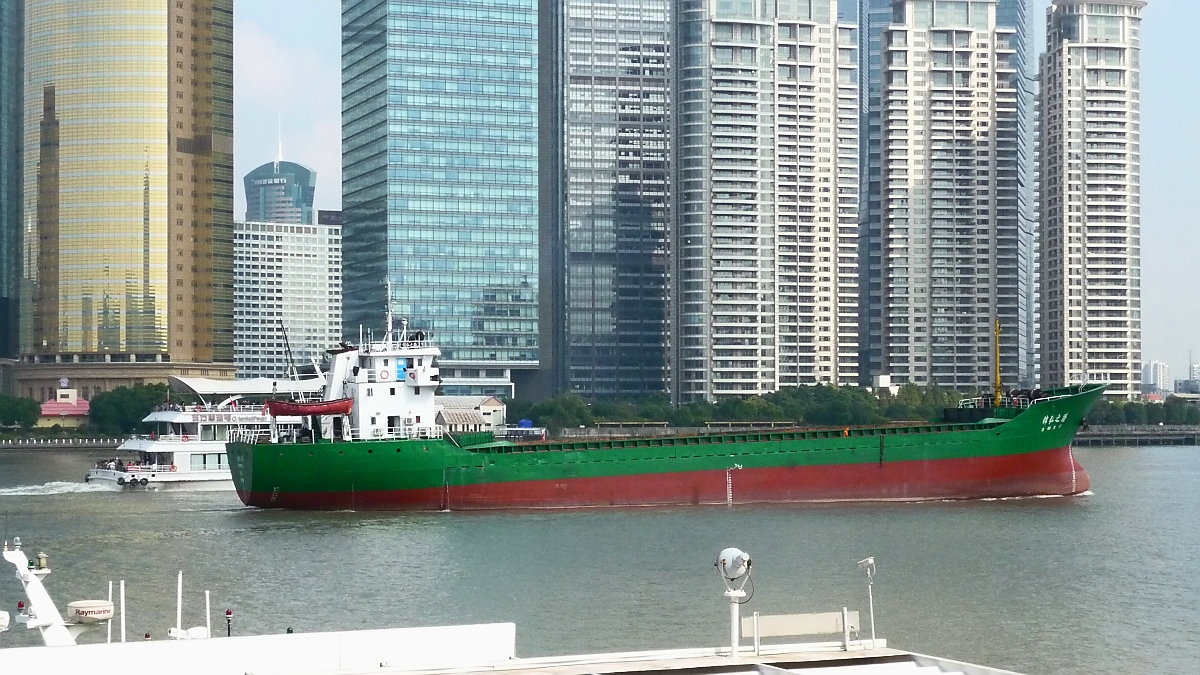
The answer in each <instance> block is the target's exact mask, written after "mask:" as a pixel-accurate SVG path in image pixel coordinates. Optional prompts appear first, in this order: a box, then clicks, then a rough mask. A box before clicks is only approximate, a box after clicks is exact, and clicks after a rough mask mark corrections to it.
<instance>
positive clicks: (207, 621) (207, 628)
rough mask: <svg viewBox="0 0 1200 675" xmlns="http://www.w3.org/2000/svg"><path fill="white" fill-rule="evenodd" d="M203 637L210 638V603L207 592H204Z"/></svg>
mask: <svg viewBox="0 0 1200 675" xmlns="http://www.w3.org/2000/svg"><path fill="white" fill-rule="evenodd" d="M204 628H205V631H206V632H205V635H204V637H206V638H210V637H212V603H211V602H209V597H208V591H204Z"/></svg>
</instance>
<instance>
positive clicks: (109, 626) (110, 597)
mask: <svg viewBox="0 0 1200 675" xmlns="http://www.w3.org/2000/svg"><path fill="white" fill-rule="evenodd" d="M112 586H113V584H112V581H111V580H109V582H108V601H109V602H112V591H113V589H112ZM108 641H109V642H112V619H109V620H108Z"/></svg>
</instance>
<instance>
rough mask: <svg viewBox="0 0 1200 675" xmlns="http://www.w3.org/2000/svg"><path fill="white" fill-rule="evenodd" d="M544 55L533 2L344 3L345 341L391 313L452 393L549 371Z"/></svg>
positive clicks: (482, 391)
mask: <svg viewBox="0 0 1200 675" xmlns="http://www.w3.org/2000/svg"><path fill="white" fill-rule="evenodd" d="M537 47H538V15H537V2H536V0H420V1H417V0H390V1H384V0H343V2H342V164H343V169H342V175H343V179H342V207H343V212H342V217H343V222H344V229H343V240H342V241H343V260H344V265H345V270H346V273H345V289H344V291H345V314H344V330H345V334H346V336H347V337H350V338H353V339H354V340H355V341H357V340H358V336H359V326H363V327H364V329H369V330H372V331H375V333H376V334H378V331H380V330H382V328H383V325H384V316H385V309H386V308H387V307H389V306H390V308H391V310H392V312H393V314H394V315H395V316H396V318H397V319H400V318H406V319H408V320H409V327H410V328H415V329H418V330H421V331H423V332H425V333H427V334H428V335H430V337H432V338H433V339H435V340H437V343H438V345H439V347H440V348H441V351H442V356H441V361H440V365H441V374H442V379H443V386H442V391H443V393H445V394H447V395H509V396H511V395H512V394H513V391H514V382H515V383H516V385H520V383H521V382H522V381H524V380H526V379H532V376H533V374H534V373H535V372H536V370H537V368H538V287H539V279H538V105H537V104H538V58H537V55H538V52H537ZM389 289H390V291H389ZM389 292H390V296H389Z"/></svg>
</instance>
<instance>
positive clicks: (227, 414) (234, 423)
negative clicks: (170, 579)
mask: <svg viewBox="0 0 1200 675" xmlns="http://www.w3.org/2000/svg"><path fill="white" fill-rule="evenodd" d="M170 380H171V388H172V390H175V391H182V392H186V393H192V394H196V395H198V396H199V397H200V398H201V401H205V399H206V398H216V397H218V396H224V397H225V398H224V399H223V400H220V402H218V403H208V402H202V403H199V404H195V405H180V404H177V403H169V402H168V403H165V404H163V405H162V406H159V408H158V409H157V410H154V411H153V412H151V413H150V414H149V415H147V416H146V417H145V419H143V420H142V421H143V422H145V423H146V424H149V425H152V427H153V429H154V430H153V431H152V432H151V433H149V434H145V435H139V436H134V437H133V438H130V439H129V440H127V441H125V442H124V443H122V444H121V445H120V447H119V448H118V450H121V451H124V452H126V453H137V455H138V458H137V460H136V461H132V462H125V461H123V460H121V459H116V458H114V459H103V460H100V461H98V462H96V465H95V466H94V467H93V468H92V469H91V470H89V471H88V473H87V475H86V476H85V477H84V481H85V482H88V483H106V482H107V483H111V484H113V485H114V486H116V487H118V488H122V489H126V490H141V489H145V490H232V489H233V477H232V475H231V474H230V471H229V461H228V459H227V455H226V452H225V443H226V441H227V440H228V439H229V438H230V437H231V436H232V435H233V434H234V433H237V434H240V435H242V436H245V437H257V436H259V435H262V436H263V437H264V438H266V437H269V436H270V433H271V429H272V428H274V430H275V433H276V434H279V433H280V432H283V433H289V432H292V431H293V430H297V429H299V428H300V426H301V422H302V418H301V417H299V416H296V415H285V416H276V417H274V418H272V417H271V416H270V415H268V414H267V411H266V410H264V407H263V406H262V405H258V404H248V403H244V402H243V401H242V399H243V397H246V396H251V395H281V394H289V395H292V396H295V397H296V398H298V399H300V400H303V399H305V398H308V397H310V396H312V395H314V394H318V393H319V392H321V391H322V390H323V389H324V387H325V378H324V376H323V375H317V376H316V377H313V378H308V379H303V380H274V379H271V378H256V379H252V380H210V379H206V378H182V377H172V378H170Z"/></svg>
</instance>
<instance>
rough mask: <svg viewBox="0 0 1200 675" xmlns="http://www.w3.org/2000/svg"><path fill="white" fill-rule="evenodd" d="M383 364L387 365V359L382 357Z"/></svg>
mask: <svg viewBox="0 0 1200 675" xmlns="http://www.w3.org/2000/svg"><path fill="white" fill-rule="evenodd" d="M383 365H384V367H386V366H387V365H388V360H387V359H384V360H383Z"/></svg>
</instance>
